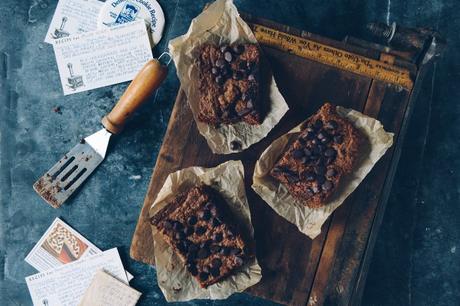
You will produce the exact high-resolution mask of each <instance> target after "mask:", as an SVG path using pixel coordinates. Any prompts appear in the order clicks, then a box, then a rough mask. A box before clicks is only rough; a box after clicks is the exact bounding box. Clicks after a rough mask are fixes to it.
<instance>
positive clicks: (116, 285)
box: [78, 270, 141, 306]
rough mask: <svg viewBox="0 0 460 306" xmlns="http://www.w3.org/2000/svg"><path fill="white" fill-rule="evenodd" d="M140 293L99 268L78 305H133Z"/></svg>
mask: <svg viewBox="0 0 460 306" xmlns="http://www.w3.org/2000/svg"><path fill="white" fill-rule="evenodd" d="M140 296H141V293H140V292H139V291H137V290H135V289H133V288H131V287H130V286H128V285H126V284H125V283H123V282H120V281H119V280H118V279H116V278H115V277H113V276H112V275H110V274H108V273H106V272H104V271H103V270H100V271H98V272H96V275H95V276H94V278H93V281H92V282H91V285H89V288H88V289H86V292H85V295H84V296H83V298H82V300H81V301H80V303H79V304H78V306H134V305H136V303H137V301H138V300H139V298H140Z"/></svg>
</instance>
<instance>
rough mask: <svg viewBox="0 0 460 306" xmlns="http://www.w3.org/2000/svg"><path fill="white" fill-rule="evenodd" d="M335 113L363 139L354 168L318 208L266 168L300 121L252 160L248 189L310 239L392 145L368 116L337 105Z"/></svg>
mask: <svg viewBox="0 0 460 306" xmlns="http://www.w3.org/2000/svg"><path fill="white" fill-rule="evenodd" d="M337 112H338V114H339V115H341V116H343V117H346V118H348V119H349V120H350V121H351V122H352V123H353V125H354V126H355V127H357V128H358V129H359V130H360V131H361V132H362V133H363V134H364V135H365V136H366V138H367V141H366V142H365V144H364V145H363V146H362V147H361V148H360V156H359V157H358V161H357V163H356V166H355V168H354V171H353V172H352V173H351V174H349V175H346V176H344V177H343V178H342V180H341V182H340V183H339V186H338V188H337V190H336V192H335V193H334V194H333V195H332V197H331V198H330V199H329V201H328V203H326V204H325V205H324V206H322V207H320V208H315V209H314V208H309V207H306V206H304V205H303V204H301V203H299V202H298V201H297V200H296V199H295V198H294V197H293V196H291V195H290V193H289V191H288V190H287V188H286V187H285V186H284V185H283V184H281V183H279V182H278V181H276V180H275V179H273V178H272V177H271V176H270V175H269V171H270V170H271V169H272V168H273V166H274V164H275V163H276V162H277V161H278V159H279V158H280V157H281V154H282V153H283V152H284V150H285V148H286V147H287V146H288V144H289V143H290V142H291V141H292V140H294V139H295V137H296V136H297V135H298V132H300V130H301V126H302V124H303V123H301V124H299V125H298V126H297V127H295V128H294V129H292V130H291V131H289V132H288V133H287V134H285V135H283V136H281V137H280V138H278V139H276V140H275V141H274V142H273V143H272V144H271V145H270V146H269V147H268V148H267V149H266V150H265V151H264V152H263V153H262V155H261V156H260V158H259V160H258V161H257V163H256V166H255V169H254V176H253V184H252V188H253V189H254V190H255V192H256V193H258V194H259V195H260V196H261V197H262V199H264V201H265V202H267V203H268V205H269V206H270V207H271V208H273V209H274V210H275V211H276V212H277V213H278V214H279V215H280V216H282V217H283V218H285V219H286V220H288V221H289V222H291V223H293V224H295V225H296V226H297V228H298V229H299V230H300V231H301V232H302V233H304V234H305V235H307V236H308V237H310V238H311V239H314V238H315V237H316V236H318V235H319V234H320V233H321V226H322V225H323V223H324V222H325V221H326V219H327V218H328V217H329V216H330V215H331V214H332V212H333V211H334V210H335V209H336V208H337V207H339V206H340V205H341V204H342V203H343V202H344V201H345V199H346V198H347V197H348V196H349V195H350V194H351V193H352V192H353V191H354V190H355V189H356V187H358V185H359V184H360V183H361V182H362V181H363V180H364V178H365V177H366V175H367V174H368V173H369V172H370V171H371V169H372V168H373V167H374V165H375V164H376V163H377V161H378V160H379V159H380V158H381V157H382V156H383V154H385V152H386V151H387V149H388V148H389V147H391V145H392V144H393V133H388V132H386V131H385V130H384V129H383V125H382V124H381V123H380V122H379V121H378V120H375V119H373V118H371V117H368V116H366V115H364V114H362V113H360V112H357V111H355V110H352V109H346V108H343V107H340V106H337Z"/></svg>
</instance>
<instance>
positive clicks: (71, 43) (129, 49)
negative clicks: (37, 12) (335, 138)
mask: <svg viewBox="0 0 460 306" xmlns="http://www.w3.org/2000/svg"><path fill="white" fill-rule="evenodd" d="M53 47H54V53H55V56H56V62H57V65H58V69H59V75H60V78H61V84H62V89H63V91H64V95H69V94H73V93H77V92H82V91H87V90H90V89H94V88H99V87H104V86H109V85H113V84H118V83H122V82H126V81H131V80H132V79H134V77H135V76H136V74H137V73H138V72H139V71H140V70H141V69H142V67H143V66H144V65H145V64H146V63H147V62H148V61H149V60H151V59H152V58H153V57H152V49H151V46H150V41H149V36H148V33H147V28H146V25H145V22H144V21H143V20H139V21H135V22H130V23H126V24H124V25H121V26H117V27H112V28H108V29H104V30H99V31H94V32H89V33H83V34H79V35H73V36H70V37H66V38H60V39H56V40H55V41H54V42H53Z"/></svg>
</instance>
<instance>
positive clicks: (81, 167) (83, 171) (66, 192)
mask: <svg viewBox="0 0 460 306" xmlns="http://www.w3.org/2000/svg"><path fill="white" fill-rule="evenodd" d="M111 135H112V134H111V133H110V132H108V131H107V130H106V129H102V130H100V131H98V132H96V133H94V134H92V135H91V136H88V137H86V138H85V139H82V141H81V142H80V143H79V144H77V145H76V146H75V147H73V149H72V150H70V152H69V153H67V154H66V155H64V157H63V158H61V160H60V161H58V162H57V163H56V164H55V165H54V166H53V167H52V168H51V169H50V170H49V171H48V172H46V173H45V174H44V175H43V176H42V177H41V178H40V179H39V180H38V181H36V182H35V184H34V189H35V191H36V192H37V193H38V194H39V195H40V196H41V197H42V198H43V199H44V200H45V201H46V202H47V203H48V204H50V205H51V206H53V207H54V208H58V207H60V206H61V205H62V204H63V203H64V202H65V200H67V199H68V198H69V197H70V195H71V194H72V193H73V192H74V191H75V190H76V189H77V188H78V187H79V186H80V185H81V184H82V183H83V182H84V181H85V179H86V178H88V176H89V175H90V174H91V173H92V172H93V171H94V169H96V167H97V166H98V165H99V164H100V163H101V162H102V161H103V160H104V157H105V153H106V151H107V146H108V145H109V140H110V136H111Z"/></svg>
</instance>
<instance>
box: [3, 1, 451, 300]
mask: <svg viewBox="0 0 460 306" xmlns="http://www.w3.org/2000/svg"><path fill="white" fill-rule="evenodd" d="M159 2H160V3H161V5H162V7H163V9H164V11H165V15H166V20H167V24H166V28H165V32H164V36H163V40H162V42H161V44H160V45H159V46H158V48H157V49H156V52H159V50H162V49H163V48H164V46H165V45H166V43H167V41H169V39H171V38H174V37H176V36H178V35H180V34H183V33H184V32H185V31H186V29H187V28H188V26H189V24H190V21H191V19H192V18H193V17H194V16H196V15H197V14H199V13H200V11H201V10H202V8H203V6H204V4H205V3H206V2H207V1H202V0H194V1H191V0H187V1H185V0H171V1H166V0H161V1H159ZM56 3H57V1H47V0H21V1H16V0H3V1H1V2H0V77H1V79H0V80H1V83H0V220H1V221H0V222H1V223H0V269H1V270H0V272H1V274H0V281H1V288H0V289H1V291H0V304H1V305H30V304H31V300H30V297H29V294H28V292H27V287H26V285H25V281H24V277H25V276H27V275H30V274H33V273H35V270H34V269H33V268H32V267H30V266H29V265H28V264H26V263H25V262H24V260H23V259H24V257H25V255H26V254H27V253H28V252H29V251H30V250H31V249H32V247H33V245H34V244H35V242H36V241H37V240H38V239H39V238H40V236H41V235H42V233H43V232H44V231H45V229H46V228H47V227H48V226H49V224H50V223H51V222H52V221H53V219H54V218H55V217H57V216H60V217H62V218H63V219H64V220H65V221H66V222H68V223H69V224H70V225H71V226H73V227H74V228H76V229H77V230H78V231H80V232H81V233H82V234H83V235H85V236H86V237H87V238H88V239H89V240H90V241H92V242H93V243H94V244H95V245H97V246H99V247H100V248H101V249H107V248H111V247H118V248H119V251H120V253H121V254H122V257H123V261H124V264H125V266H126V267H127V269H128V270H129V271H131V272H132V273H133V274H134V275H135V279H134V280H133V282H132V285H133V286H134V287H135V288H137V289H138V290H140V291H142V293H143V296H142V300H141V303H140V305H162V304H165V300H164V298H163V296H162V294H161V292H160V290H159V288H158V286H157V284H156V279H155V271H154V269H153V268H151V267H148V266H146V265H143V264H140V263H137V262H134V261H132V260H131V259H130V258H129V245H130V242H131V237H132V234H133V232H134V228H135V225H136V221H137V218H138V214H139V211H140V208H141V205H142V202H143V198H144V194H145V192H146V190H147V186H148V182H149V178H150V174H151V171H152V168H153V166H154V163H155V160H156V156H157V153H158V150H159V148H160V145H161V142H162V137H163V134H164V132H165V129H166V125H167V122H168V119H169V115H170V112H171V108H172V105H173V102H174V98H175V95H176V92H177V89H178V86H179V84H178V80H177V77H176V75H175V71H171V72H170V74H169V76H168V79H167V81H166V83H165V84H164V86H162V87H161V89H159V90H158V92H157V93H156V94H155V96H154V97H152V99H151V100H152V101H151V103H150V104H149V106H148V107H145V108H144V109H143V111H142V112H141V113H140V114H138V116H137V119H136V120H134V121H133V122H132V123H131V124H130V125H129V128H128V129H127V130H126V132H125V133H124V134H123V135H121V136H120V137H117V138H114V139H113V140H114V141H113V142H112V143H111V147H110V151H109V154H108V156H107V159H106V160H105V162H104V163H103V164H102V165H101V166H100V167H99V168H98V169H97V171H96V172H95V174H94V175H93V176H92V177H91V178H90V179H89V181H88V182H87V183H86V184H85V186H84V188H82V189H81V190H80V191H79V192H78V194H77V195H76V196H75V197H74V198H73V199H72V200H71V201H69V202H68V203H67V204H66V205H65V206H64V207H62V208H61V209H59V210H54V209H52V208H50V207H49V206H48V205H46V204H44V202H43V201H42V200H41V199H40V198H39V197H38V196H37V195H36V194H35V193H34V192H33V190H32V184H33V182H34V181H35V180H36V179H37V178H38V177H39V176H40V175H42V174H43V173H44V171H46V170H47V169H48V168H49V167H50V166H51V165H52V164H53V163H54V162H56V161H57V160H58V159H59V158H60V157H61V155H62V154H63V153H65V152H67V151H68V150H69V149H70V148H71V147H72V146H73V145H74V144H75V143H76V142H77V141H78V140H79V139H80V138H81V137H82V136H85V135H88V134H91V133H92V132H94V131H95V130H97V129H98V127H99V120H100V118H101V116H102V115H104V114H105V112H106V111H108V110H109V109H110V108H111V107H112V106H113V104H114V103H115V102H116V100H117V98H118V97H120V95H121V93H122V92H123V90H124V89H125V88H126V84H121V85H115V86H110V87H106V88H102V89H97V90H92V91H89V92H85V93H80V94H75V95H70V96H67V97H64V96H63V95H62V91H61V87H60V83H59V78H58V71H57V66H56V63H55V59H54V54H53V50H52V47H51V46H50V45H48V44H45V43H44V42H43V39H44V36H45V34H46V31H47V28H48V24H49V22H50V21H51V17H52V15H53V12H54V9H55V7H56ZM235 3H236V4H237V6H238V7H239V9H240V10H244V11H247V12H249V13H252V14H254V15H258V16H260V17H264V18H269V19H272V20H274V21H277V22H280V23H284V24H289V25H291V26H294V27H297V28H300V29H305V30H309V31H311V32H315V33H319V34H323V35H327V36H330V37H333V38H337V39H341V38H343V36H344V35H346V34H354V35H357V36H359V34H360V33H362V29H363V25H364V24H365V23H366V22H368V21H374V20H377V21H384V22H385V21H388V20H389V21H390V22H392V21H396V22H398V23H402V24H405V25H408V26H430V27H433V28H435V29H437V30H439V31H440V32H441V33H442V34H443V35H444V36H446V37H447V39H448V44H449V49H448V50H447V52H446V53H445V56H444V57H443V58H442V59H441V60H439V61H438V63H437V64H436V67H435V69H434V75H433V76H432V79H431V80H428V81H427V82H425V84H427V85H426V86H425V88H424V90H423V93H422V95H421V97H420V99H419V101H417V106H416V108H415V112H414V116H413V119H412V121H411V124H410V127H409V131H408V134H407V138H406V141H405V144H404V148H403V154H402V157H401V162H400V165H399V168H398V172H397V174H396V179H395V182H394V187H393V190H392V191H391V196H390V199H389V203H388V207H387V211H386V214H385V218H384V220H383V224H382V228H381V231H380V234H379V237H378V241H377V244H376V248H375V252H374V257H373V260H372V264H371V267H370V271H369V276H368V281H367V285H366V289H365V292H364V298H363V303H362V304H363V305H382V306H383V305H390V306H392V305H458V304H459V303H460V243H459V239H460V225H459V224H460V221H459V220H460V212H459V204H460V201H459V193H460V186H459V178H460V175H459V169H460V167H459V163H460V162H459V160H460V159H459V153H460V148H459V146H460V141H459V140H460V133H459V132H460V124H459V119H458V118H459V116H460V106H459V105H460V103H459V98H460V97H459V96H460V89H459V86H458V77H459V74H460V70H459V69H458V68H459V53H458V50H459V47H460V46H459V43H460V38H459V36H458V33H459V32H460V17H459V16H460V14H459V9H460V2H459V1H458V0H433V1H426V0H408V1H402V0H399V1H396V0H393V1H391V0H386V1H381V0H342V1H340V0H328V1H324V0H312V1H294V0H287V1H286V0H276V1H274V0H267V1H255V0H254V1H235ZM430 78H431V76H430ZM56 106H60V107H61V109H62V114H58V113H55V112H53V108H54V107H56ZM137 175H140V177H141V178H140V179H133V178H132V176H137ZM187 304H189V305H240V304H246V305H271V304H272V303H270V302H267V301H264V300H261V299H254V298H252V297H250V296H248V295H245V294H238V295H234V296H233V297H231V298H230V299H228V300H226V301H221V302H218V301H216V302H212V301H194V302H190V303H187Z"/></svg>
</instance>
